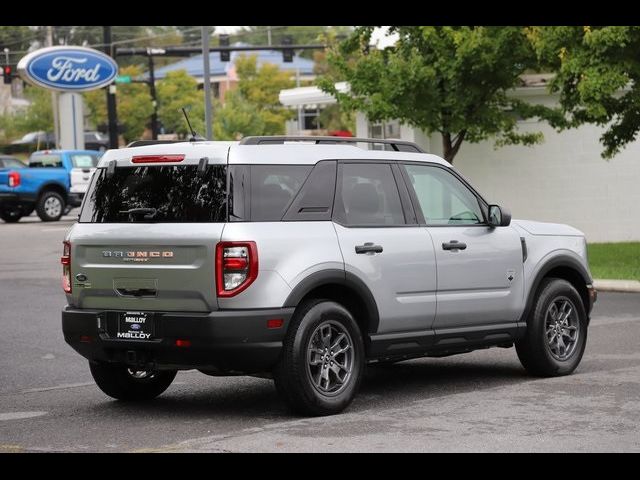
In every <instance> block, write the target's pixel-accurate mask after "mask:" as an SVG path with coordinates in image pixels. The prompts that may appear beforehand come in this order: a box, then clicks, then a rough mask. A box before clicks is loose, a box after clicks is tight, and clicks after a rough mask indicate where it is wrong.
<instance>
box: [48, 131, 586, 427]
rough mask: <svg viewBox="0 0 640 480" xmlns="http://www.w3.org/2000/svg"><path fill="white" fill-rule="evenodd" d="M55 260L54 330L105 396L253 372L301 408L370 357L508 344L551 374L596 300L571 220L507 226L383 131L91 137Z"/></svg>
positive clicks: (142, 393) (329, 393)
mask: <svg viewBox="0 0 640 480" xmlns="http://www.w3.org/2000/svg"><path fill="white" fill-rule="evenodd" d="M298 140H301V141H303V142H307V143H309V142H315V143H323V142H324V143H328V144H327V145H321V144H316V145H313V144H312V145H301V144H295V142H296V141H298ZM356 141H357V142H359V143H358V144H359V145H360V144H362V143H363V142H372V143H384V144H386V145H388V146H389V147H390V148H391V150H392V151H388V150H382V151H372V150H366V149H364V148H358V147H357V146H355V145H351V143H353V142H356ZM341 142H342V144H341ZM61 261H62V275H63V276H62V282H63V288H64V292H65V294H66V298H67V303H68V305H67V306H66V307H65V308H64V309H63V311H62V329H63V332H64V338H65V340H66V342H67V343H68V344H69V345H71V347H73V348H74V349H75V350H76V351H77V352H78V353H80V354H81V355H83V356H84V357H86V358H87V359H88V360H89V368H90V371H91V373H92V375H93V378H94V379H95V381H96V383H97V385H98V387H100V389H102V391H103V392H105V393H106V394H107V395H109V396H111V397H113V398H116V399H120V400H125V401H145V400H150V399H152V398H154V397H156V396H158V395H160V394H161V393H162V392H163V391H164V390H165V389H166V388H167V387H168V386H169V385H170V384H171V382H172V381H173V379H174V377H175V376H176V371H177V370H182V369H198V370H200V371H202V372H203V373H206V374H208V375H237V374H251V375H261V376H265V375H267V376H269V375H270V376H272V377H273V379H274V380H275V385H276V388H277V390H278V392H279V393H280V394H281V396H282V398H283V399H284V400H285V401H286V402H287V403H288V404H289V405H290V406H291V407H293V408H294V409H295V410H297V411H299V412H302V413H304V414H308V415H327V414H334V413H337V412H340V411H342V410H343V409H344V408H346V407H347V406H348V405H349V404H350V402H351V401H352V400H353V398H354V396H355V394H356V392H357V390H358V387H359V385H360V383H361V380H362V378H363V372H364V368H365V366H366V365H367V364H371V363H379V362H390V363H391V362H397V361H402V360H406V359H409V358H416V357H422V356H430V357H442V356H447V355H454V354H460V353H466V352H470V351H473V350H476V349H480V348H488V347H496V346H497V347H503V348H507V347H513V346H514V345H515V348H516V351H517V354H518V357H519V359H520V361H521V362H522V365H523V366H524V368H525V369H526V370H527V371H528V372H529V373H530V374H532V375H535V376H543V377H545V376H547V377H552V376H559V375H567V374H570V373H571V372H573V371H574V370H575V369H576V367H577V366H578V364H579V363H580V360H581V358H582V355H583V353H584V351H585V346H586V340H587V327H588V325H589V315H590V312H591V308H592V306H593V303H594V302H595V300H596V291H595V290H594V288H593V286H592V279H591V274H590V272H589V265H588V263H587V248H586V240H585V237H584V235H583V233H582V232H580V231H578V230H576V229H575V228H573V227H570V226H567V225H560V224H553V223H542V222H534V221H525V220H513V221H512V220H511V215H510V213H509V211H508V210H507V209H506V208H504V207H503V206H499V205H495V204H492V203H490V202H488V201H487V200H485V199H484V198H483V197H482V195H481V194H480V193H478V191H477V190H476V189H475V188H473V187H472V186H471V185H470V184H469V183H468V182H467V181H466V180H465V179H464V178H463V177H462V176H461V175H460V174H459V173H458V172H457V171H456V170H455V169H454V168H453V167H452V166H451V165H449V163H447V162H446V161H445V160H443V159H442V158H440V157H437V156H435V155H429V154H426V153H423V152H422V151H421V150H420V149H419V148H418V147H417V146H416V145H415V144H412V143H409V142H402V141H392V140H386V141H385V140H367V139H365V140H363V139H343V140H338V139H337V138H336V137H331V138H323V139H314V138H309V137H302V138H287V137H277V138H270V137H257V138H256V137H254V138H245V139H244V140H243V141H242V142H240V144H235V143H229V142H190V143H187V142H183V143H173V144H159V145H148V146H140V147H132V148H125V149H120V150H109V151H107V152H106V153H105V155H104V157H103V158H102V159H101V160H100V163H99V165H98V169H97V171H96V173H95V175H94V176H93V179H92V181H91V185H90V187H89V193H88V194H87V197H86V200H85V202H84V204H83V207H82V210H81V213H80V217H79V222H78V223H76V224H75V225H74V226H73V227H72V228H71V229H70V231H69V232H68V234H67V235H66V238H65V241H64V247H63V256H62V259H61Z"/></svg>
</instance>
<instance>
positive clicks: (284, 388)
mask: <svg viewBox="0 0 640 480" xmlns="http://www.w3.org/2000/svg"><path fill="white" fill-rule="evenodd" d="M364 367H365V353H364V343H363V340H362V334H361V332H360V328H359V327H358V324H357V323H356V321H355V320H354V318H353V316H352V315H351V313H350V312H349V311H348V310H347V309H346V308H344V307H343V306H342V305H340V304H338V303H336V302H332V301H329V300H321V299H317V300H312V301H308V302H305V303H304V304H302V305H300V306H299V307H298V309H297V311H296V313H295V315H294V316H293V318H292V321H291V324H290V325H289V330H288V331H287V335H286V337H285V339H284V342H283V349H282V356H281V358H280V361H279V362H278V364H277V366H276V368H275V369H274V372H273V377H274V381H275V384H276V388H277V390H278V393H279V394H280V396H281V397H282V398H283V399H284V400H285V402H286V403H287V404H288V405H289V406H290V407H291V408H292V409H293V410H295V411H296V412H298V413H301V414H303V415H314V416H319V415H332V414H335V413H339V412H341V411H342V410H344V409H345V408H347V406H349V404H350V403H351V402H352V400H353V399H354V397H355V395H356V392H357V391H358V388H359V386H360V381H361V379H362V376H363V372H364Z"/></svg>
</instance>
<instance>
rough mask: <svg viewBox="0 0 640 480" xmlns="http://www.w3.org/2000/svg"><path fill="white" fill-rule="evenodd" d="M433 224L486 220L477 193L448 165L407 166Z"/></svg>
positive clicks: (469, 222)
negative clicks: (454, 173)
mask: <svg viewBox="0 0 640 480" xmlns="http://www.w3.org/2000/svg"><path fill="white" fill-rule="evenodd" d="M403 168H405V170H406V172H407V174H408V175H409V179H410V180H411V184H412V185H413V189H414V191H415V193H416V196H417V197H418V203H419V204H420V208H421V209H422V213H423V214H424V217H425V220H426V221H427V223H428V224H430V225H475V224H479V223H484V220H483V216H482V210H481V209H480V204H479V203H478V199H477V198H476V196H475V195H474V194H473V192H471V190H469V189H468V188H467V186H466V185H465V184H464V183H462V182H461V181H460V180H459V179H458V178H457V177H456V176H455V175H453V174H452V173H450V172H447V171H446V170H445V169H444V168H439V167H431V166H427V165H404V166H403Z"/></svg>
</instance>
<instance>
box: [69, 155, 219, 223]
mask: <svg viewBox="0 0 640 480" xmlns="http://www.w3.org/2000/svg"><path fill="white" fill-rule="evenodd" d="M197 168H198V166H197V165H180V166H144V167H142V166H141V167H119V168H116V169H115V173H114V175H113V176H112V177H110V178H109V177H107V170H106V169H105V168H101V169H98V170H97V172H96V174H95V175H94V178H93V180H92V182H91V185H90V187H89V192H88V193H87V200H86V201H85V204H84V206H83V208H82V213H81V214H80V222H81V223H140V222H154V223H172V222H175V223H182V222H193V223H198V222H224V221H225V220H226V215H227V201H226V198H227V195H226V183H227V182H226V177H227V167H226V165H209V166H208V167H207V170H206V172H205V174H204V175H202V176H200V175H198V172H197ZM136 209H147V210H146V211H136ZM145 216H147V217H148V218H145Z"/></svg>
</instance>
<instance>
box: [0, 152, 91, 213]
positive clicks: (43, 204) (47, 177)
mask: <svg viewBox="0 0 640 480" xmlns="http://www.w3.org/2000/svg"><path fill="white" fill-rule="evenodd" d="M99 157H100V155H99V153H98V152H96V151H90V150H43V151H38V152H34V153H33V154H32V155H31V157H29V164H28V165H24V164H22V163H20V166H17V167H16V166H4V167H0V218H2V220H4V221H5V222H10V223H11V222H17V221H19V220H20V219H21V218H22V217H23V216H28V215H31V213H32V212H33V211H34V210H36V212H37V214H38V216H39V217H40V219H41V220H42V221H45V222H51V221H56V220H59V219H60V217H61V216H62V215H63V214H64V213H65V211H68V208H73V207H78V206H80V204H81V203H82V199H83V197H84V194H85V192H86V191H87V187H88V185H89V180H90V178H91V175H92V173H93V171H94V170H95V166H96V165H97V163H98V159H99ZM5 158H6V157H5ZM12 165H15V163H12Z"/></svg>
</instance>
